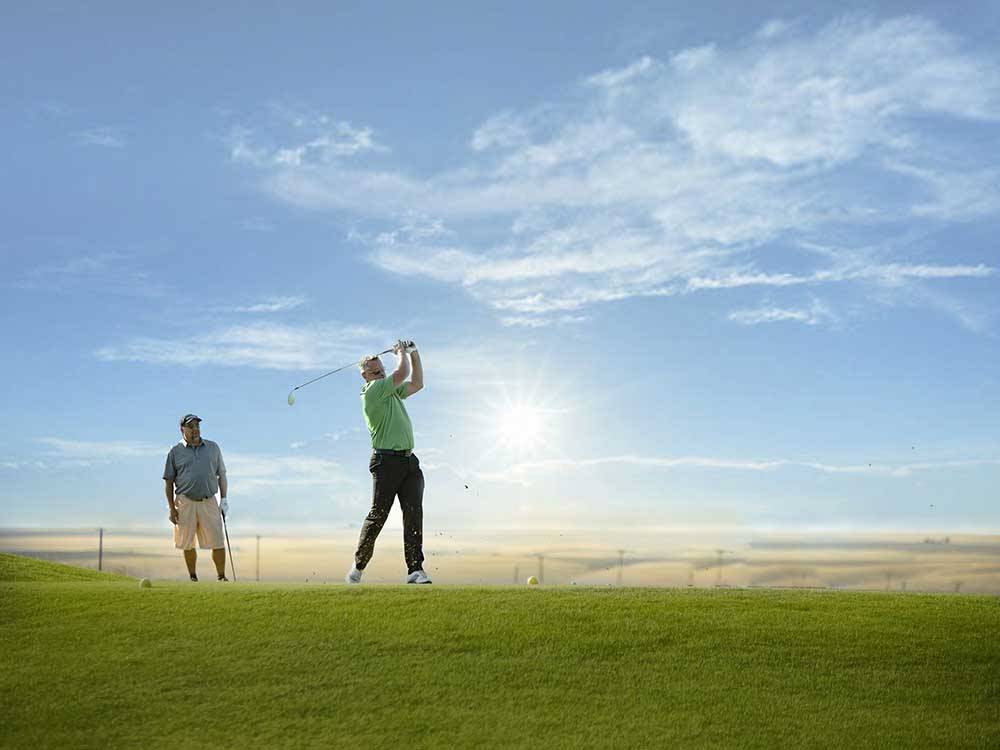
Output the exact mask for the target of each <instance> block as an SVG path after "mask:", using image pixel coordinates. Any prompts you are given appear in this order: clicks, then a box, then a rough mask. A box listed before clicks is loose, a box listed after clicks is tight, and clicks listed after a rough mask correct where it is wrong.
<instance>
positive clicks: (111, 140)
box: [73, 128, 125, 148]
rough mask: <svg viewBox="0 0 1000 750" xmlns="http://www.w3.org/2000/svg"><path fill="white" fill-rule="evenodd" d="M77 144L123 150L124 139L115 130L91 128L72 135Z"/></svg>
mask: <svg viewBox="0 0 1000 750" xmlns="http://www.w3.org/2000/svg"><path fill="white" fill-rule="evenodd" d="M73 136H74V138H76V140H77V141H78V142H79V143H82V144H84V145H87V146H102V147H103V148H124V147H125V139H124V138H123V137H122V135H121V132H120V131H119V130H117V129H116V128H91V129H89V130H81V131H78V132H76V133H74V134H73Z"/></svg>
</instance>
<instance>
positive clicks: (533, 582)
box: [528, 576, 538, 586]
mask: <svg viewBox="0 0 1000 750" xmlns="http://www.w3.org/2000/svg"><path fill="white" fill-rule="evenodd" d="M528 585H529V586H537V585H538V579H537V578H535V577H534V576H528Z"/></svg>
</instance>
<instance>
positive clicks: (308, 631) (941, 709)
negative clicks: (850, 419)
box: [0, 561, 1000, 749]
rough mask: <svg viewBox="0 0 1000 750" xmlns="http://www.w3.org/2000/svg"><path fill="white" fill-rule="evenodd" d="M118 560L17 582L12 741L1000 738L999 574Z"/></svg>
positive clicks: (6, 637) (758, 742)
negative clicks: (255, 565)
mask: <svg viewBox="0 0 1000 750" xmlns="http://www.w3.org/2000/svg"><path fill="white" fill-rule="evenodd" d="M35 564H36V561H26V562H25V565H35ZM3 565H4V567H3V568H0V571H2V573H3V575H2V577H3V578H5V579H7V580H9V578H10V577H11V572H10V566H11V563H9V562H8V561H5V562H4V563H3ZM15 573H16V572H15ZM14 577H16V578H17V581H21V580H24V578H25V577H26V576H22V575H20V574H16V575H15V576H14ZM124 580H125V581H126V582H122V581H121V580H120V579H119V580H114V579H112V580H111V581H106V582H98V581H87V582H66V581H62V580H57V581H52V582H44V581H41V580H38V578H37V577H36V579H35V580H34V581H33V582H26V583H22V582H13V583H11V582H3V583H0V653H2V654H3V664H4V668H3V670H2V671H0V715H2V716H3V720H2V722H0V743H2V745H3V746H5V747H31V748H43V747H102V748H103V747H107V746H112V747H140V746H141V747H147V748H155V747H164V748H167V747H169V748H177V747H187V746H196V745H197V746H202V747H213V746H216V747H237V748H251V747H262V748H274V747H289V748H292V747H295V748H299V747H324V748H329V747H364V748H380V747H407V748H413V747H417V748H419V747H428V748H430V747H444V746H450V747H456V748H466V747H469V748H472V747H544V748H579V747H594V748H616V747H621V748H639V747H643V748H645V747H650V748H652V747H760V748H774V747H840V748H845V749H846V748H856V747H928V748H930V747H934V748H938V747H998V746H1000V641H998V637H997V636H998V633H1000V604H998V602H997V600H996V599H995V598H993V597H980V596H949V595H919V594H873V593H843V592H791V591H766V590H754V591H739V590H662V589H603V588H586V587H570V588H556V589H546V588H544V587H539V588H530V589H529V588H527V587H524V588H516V589H515V588H481V587H464V586H463V587H449V586H440V585H435V586H424V587H413V586H410V587H405V586H384V587H363V586H362V587H357V588H348V587H346V586H342V585H341V586H332V585H330V586H323V585H313V586H261V585H250V584H237V585H231V584H230V585H226V584H217V583H215V582H202V583H198V584H183V585H182V584H177V583H170V584H167V583H158V582H154V586H153V588H151V589H140V588H139V587H138V584H137V582H136V581H134V580H129V579H124Z"/></svg>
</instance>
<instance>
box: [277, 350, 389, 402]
mask: <svg viewBox="0 0 1000 750" xmlns="http://www.w3.org/2000/svg"><path fill="white" fill-rule="evenodd" d="M392 351H393V350H392V349H386V350H385V351H384V352H379V353H378V354H376V355H375V356H376V357H381V356H382V355H383V354H390V353H392ZM356 364H357V362H348V363H347V364H346V365H344V366H343V367H338V368H337V369H336V370H330V372H326V373H323V374H322V375H320V376H319V377H318V378H313V379H312V380H308V381H306V382H305V383H303V384H302V385H297V386H295V387H294V388H292V393H294V392H295V391H297V390H298V389H299V388H305V387H306V386H307V385H309V384H310V383H315V382H316V381H317V380H322V379H323V378H325V377H326V376H327V375H333V374H334V373H336V372H340V371H341V370H346V369H347V368H348V367H353V366H354V365H356Z"/></svg>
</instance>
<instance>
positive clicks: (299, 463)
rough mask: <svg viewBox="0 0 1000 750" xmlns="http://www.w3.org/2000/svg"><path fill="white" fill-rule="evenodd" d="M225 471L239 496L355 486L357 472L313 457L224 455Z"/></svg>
mask: <svg viewBox="0 0 1000 750" xmlns="http://www.w3.org/2000/svg"><path fill="white" fill-rule="evenodd" d="M225 459H226V469H227V472H228V473H229V474H231V475H232V476H233V478H234V479H233V482H234V485H233V486H234V487H235V486H237V483H238V486H239V492H240V494H242V495H254V494H259V493H261V492H264V491H267V490H272V491H273V490H274V489H275V488H282V489H288V488H292V489H305V488H322V487H328V486H336V485H350V486H354V485H357V484H358V480H357V477H356V475H357V471H346V470H345V469H344V468H343V467H342V466H341V465H340V464H339V463H337V462H336V461H331V460H329V459H326V458H319V457H316V456H267V455H259V454H242V453H233V454H225Z"/></svg>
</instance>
